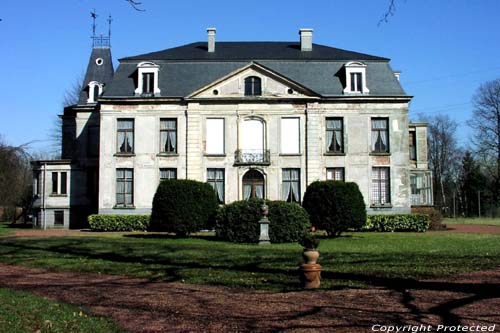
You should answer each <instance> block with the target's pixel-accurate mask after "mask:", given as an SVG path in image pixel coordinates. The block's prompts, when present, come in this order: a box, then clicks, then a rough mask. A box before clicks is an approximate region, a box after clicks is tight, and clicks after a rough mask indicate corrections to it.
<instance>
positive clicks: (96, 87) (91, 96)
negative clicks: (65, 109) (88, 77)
mask: <svg viewBox="0 0 500 333" xmlns="http://www.w3.org/2000/svg"><path fill="white" fill-rule="evenodd" d="M87 89H88V98H87V103H97V99H98V98H99V96H101V94H102V93H103V91H104V84H102V83H99V82H97V81H90V82H89V84H88V86H87Z"/></svg>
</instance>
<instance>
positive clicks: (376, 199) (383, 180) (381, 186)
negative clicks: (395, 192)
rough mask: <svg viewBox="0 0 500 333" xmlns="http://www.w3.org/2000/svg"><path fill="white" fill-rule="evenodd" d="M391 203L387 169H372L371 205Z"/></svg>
mask: <svg viewBox="0 0 500 333" xmlns="http://www.w3.org/2000/svg"><path fill="white" fill-rule="evenodd" d="M390 203H391V179H390V174H389V168H387V167H374V168H372V205H374V206H379V205H386V204H390Z"/></svg>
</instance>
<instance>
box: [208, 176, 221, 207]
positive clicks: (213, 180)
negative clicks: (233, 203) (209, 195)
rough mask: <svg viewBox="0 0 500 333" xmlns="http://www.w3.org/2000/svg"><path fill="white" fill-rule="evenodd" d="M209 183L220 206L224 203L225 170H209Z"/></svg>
mask: <svg viewBox="0 0 500 333" xmlns="http://www.w3.org/2000/svg"><path fill="white" fill-rule="evenodd" d="M207 183H209V184H210V185H212V187H213V188H214V191H215V193H216V194H217V200H218V201H219V203H220V204H223V203H224V169H207Z"/></svg>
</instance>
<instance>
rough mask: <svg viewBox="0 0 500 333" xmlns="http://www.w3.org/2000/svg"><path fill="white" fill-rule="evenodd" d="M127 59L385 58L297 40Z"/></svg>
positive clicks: (187, 48) (191, 47) (197, 47)
mask: <svg viewBox="0 0 500 333" xmlns="http://www.w3.org/2000/svg"><path fill="white" fill-rule="evenodd" d="M127 60H218V61H234V60H380V61H389V59H387V58H382V57H377V56H372V55H369V54H363V53H358V52H352V51H347V50H342V49H337V48H334V47H329V46H325V45H319V44H313V48H312V51H310V52H302V51H301V50H300V43H297V42H216V43H215V52H208V48H207V43H206V42H197V43H191V44H187V45H183V46H179V47H174V48H171V49H166V50H162V51H158V52H152V53H146V54H141V55H137V56H133V57H127V58H122V59H120V61H127Z"/></svg>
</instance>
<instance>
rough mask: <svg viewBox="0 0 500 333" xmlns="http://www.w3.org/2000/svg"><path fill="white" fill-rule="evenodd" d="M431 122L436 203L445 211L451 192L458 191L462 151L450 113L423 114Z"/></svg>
mask: <svg viewBox="0 0 500 333" xmlns="http://www.w3.org/2000/svg"><path fill="white" fill-rule="evenodd" d="M420 119H421V120H423V121H426V122H427V123H429V127H428V149H429V164H430V168H431V170H432V172H433V178H434V179H433V180H434V198H435V204H436V205H437V206H440V207H441V208H442V209H443V210H444V211H446V209H447V207H448V201H449V198H450V196H449V194H450V192H456V191H457V189H458V188H457V186H458V170H459V168H460V159H461V151H460V149H459V148H458V145H457V141H456V138H455V133H456V130H457V123H456V122H455V121H454V120H453V119H451V118H450V117H449V116H448V115H434V116H427V117H424V116H421V117H420Z"/></svg>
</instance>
